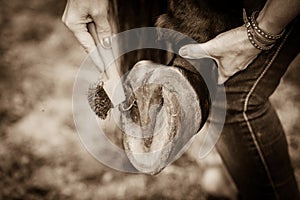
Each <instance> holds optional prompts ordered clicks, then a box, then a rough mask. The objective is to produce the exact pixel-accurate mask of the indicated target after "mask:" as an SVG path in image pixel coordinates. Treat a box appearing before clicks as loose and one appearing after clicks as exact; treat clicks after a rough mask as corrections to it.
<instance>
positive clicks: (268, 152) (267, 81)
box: [217, 23, 300, 200]
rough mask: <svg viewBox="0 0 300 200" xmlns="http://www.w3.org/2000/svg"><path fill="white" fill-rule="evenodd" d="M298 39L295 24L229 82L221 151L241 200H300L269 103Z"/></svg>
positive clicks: (294, 54)
mask: <svg viewBox="0 0 300 200" xmlns="http://www.w3.org/2000/svg"><path fill="white" fill-rule="evenodd" d="M296 29H297V30H296ZM299 34H300V31H299V23H297V24H296V25H295V26H294V29H293V30H292V31H290V32H289V33H288V34H287V35H286V36H285V38H284V39H282V41H280V42H279V44H278V45H277V46H276V47H275V48H274V49H272V51H269V52H263V53H262V54H261V55H260V56H259V57H258V58H257V59H256V60H255V61H254V62H253V63H252V64H251V65H250V66H249V67H248V68H247V69H246V70H244V71H242V72H240V73H238V74H236V75H234V76H233V77H231V78H230V79H229V80H228V81H227V82H226V83H225V88H226V96H227V116H226V123H225V126H224V129H223V131H222V134H221V136H220V139H219V141H218V143H217V149H218V151H219V153H220V155H221V157H222V159H223V161H224V163H225V165H226V167H227V169H228V171H229V173H230V174H231V176H232V178H233V180H234V182H235V183H236V185H237V188H238V190H239V192H240V194H241V196H242V199H251V200H253V199H263V200H267V199H284V200H296V199H300V197H299V192H298V188H297V183H296V180H295V176H294V172H293V168H292V166H291V161H290V157H289V154H288V146H287V141H286V137H285V133H284V131H283V128H282V126H281V123H280V120H279V119H278V116H277V114H276V112H275V110H274V108H273V106H272V105H271V103H270V101H269V97H270V95H271V94H272V93H273V92H274V90H275V89H276V87H277V86H278V84H279V82H280V79H281V77H282V76H283V74H284V73H285V71H286V69H287V67H288V65H289V63H290V62H291V61H292V60H293V58H295V56H296V55H297V54H298V52H299V48H300V42H299V38H297V37H299Z"/></svg>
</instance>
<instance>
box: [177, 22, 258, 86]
mask: <svg viewBox="0 0 300 200" xmlns="http://www.w3.org/2000/svg"><path fill="white" fill-rule="evenodd" d="M260 52H261V51H260V50H258V49H256V48H255V47H254V46H253V45H252V44H251V43H250V41H249V39H248V36H247V29H246V27H244V26H241V27H238V28H235V29H232V30H229V31H227V32H224V33H221V34H220V35H218V36H217V37H215V38H214V39H212V40H209V41H208V42H205V43H202V44H189V45H185V46H183V47H182V48H181V49H180V50H179V54H180V56H182V57H183V58H187V59H200V58H203V57H211V58H213V59H214V60H215V61H216V62H217V64H218V71H219V77H218V83H219V84H222V83H224V82H225V81H226V80H228V79H229V78H230V77H231V76H232V75H234V74H235V73H237V72H239V71H241V70H244V69H246V68H247V67H248V65H249V64H250V63H251V62H252V61H253V60H254V59H255V58H256V56H257V55H258V54H259V53H260Z"/></svg>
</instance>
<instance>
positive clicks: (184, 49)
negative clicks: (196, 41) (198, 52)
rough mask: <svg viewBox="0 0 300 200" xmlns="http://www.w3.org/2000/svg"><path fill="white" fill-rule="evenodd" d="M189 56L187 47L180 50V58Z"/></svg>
mask: <svg viewBox="0 0 300 200" xmlns="http://www.w3.org/2000/svg"><path fill="white" fill-rule="evenodd" d="M187 54H188V50H187V48H186V47H183V48H181V49H179V55H180V56H187Z"/></svg>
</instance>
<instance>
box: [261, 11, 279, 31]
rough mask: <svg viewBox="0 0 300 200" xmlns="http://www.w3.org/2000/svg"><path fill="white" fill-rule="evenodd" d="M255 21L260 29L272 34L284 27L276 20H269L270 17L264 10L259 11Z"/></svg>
mask: <svg viewBox="0 0 300 200" xmlns="http://www.w3.org/2000/svg"><path fill="white" fill-rule="evenodd" d="M256 21H257V24H258V26H259V28H260V29H262V30H263V31H265V32H268V33H271V34H273V35H277V34H279V33H281V32H282V31H283V29H284V27H282V26H280V25H279V24H278V23H277V22H276V20H274V19H273V20H271V19H270V17H268V16H267V15H266V14H265V12H264V10H262V11H261V12H260V13H259V15H258V17H257V19H256Z"/></svg>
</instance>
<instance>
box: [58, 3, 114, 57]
mask: <svg viewBox="0 0 300 200" xmlns="http://www.w3.org/2000/svg"><path fill="white" fill-rule="evenodd" d="M108 4H109V2H108V0H68V2H67V5H66V8H65V11H64V14H63V16H62V21H63V22H64V23H65V25H66V26H67V27H68V28H69V29H70V30H71V31H72V32H73V33H74V35H75V37H76V38H77V39H78V41H79V42H80V44H81V45H82V46H83V47H84V49H85V50H86V51H87V52H88V53H91V52H92V51H93V50H94V49H95V48H96V44H95V43H96V41H95V40H94V38H93V37H92V35H91V34H90V33H89V32H88V29H87V24H88V23H91V22H94V24H95V25H96V31H97V33H98V38H99V39H101V38H105V37H107V36H110V35H111V28H110V25H109V22H108V19H107V16H108Z"/></svg>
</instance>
